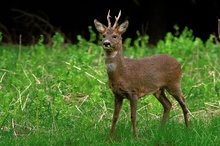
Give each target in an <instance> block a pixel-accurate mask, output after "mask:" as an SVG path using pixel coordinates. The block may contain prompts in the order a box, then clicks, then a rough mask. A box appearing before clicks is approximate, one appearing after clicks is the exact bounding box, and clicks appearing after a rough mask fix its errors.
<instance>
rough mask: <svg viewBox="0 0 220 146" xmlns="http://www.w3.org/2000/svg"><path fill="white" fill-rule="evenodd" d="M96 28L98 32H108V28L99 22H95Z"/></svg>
mask: <svg viewBox="0 0 220 146" xmlns="http://www.w3.org/2000/svg"><path fill="white" fill-rule="evenodd" d="M94 24H95V28H96V29H97V31H98V32H101V33H104V32H105V30H106V28H107V27H106V26H105V25H104V24H102V23H100V22H99V21H98V20H96V19H95V20H94Z"/></svg>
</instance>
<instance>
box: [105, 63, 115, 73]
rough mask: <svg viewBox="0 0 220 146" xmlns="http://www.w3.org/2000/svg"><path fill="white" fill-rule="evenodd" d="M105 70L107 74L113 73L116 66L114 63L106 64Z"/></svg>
mask: <svg viewBox="0 0 220 146" xmlns="http://www.w3.org/2000/svg"><path fill="white" fill-rule="evenodd" d="M106 69H107V72H112V71H115V69H116V64H115V63H109V64H106Z"/></svg>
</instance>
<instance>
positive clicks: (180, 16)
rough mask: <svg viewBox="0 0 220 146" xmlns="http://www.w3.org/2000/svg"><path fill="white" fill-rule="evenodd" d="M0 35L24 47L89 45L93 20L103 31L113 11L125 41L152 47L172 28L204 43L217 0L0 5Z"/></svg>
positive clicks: (60, 0) (217, 11)
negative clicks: (60, 39)
mask: <svg viewBox="0 0 220 146" xmlns="http://www.w3.org/2000/svg"><path fill="white" fill-rule="evenodd" d="M0 2H1V5H0V7H1V8H0V31H1V32H2V33H3V42H6V43H15V44H16V43H19V36H20V35H21V36H22V43H23V44H32V43H36V42H37V40H38V38H39V35H40V34H43V35H44V36H45V42H46V43H47V42H50V38H51V36H52V35H53V34H54V33H55V32H56V31H59V32H61V33H62V34H63V35H64V37H65V39H66V41H67V42H71V43H75V42H77V39H76V35H78V34H80V35H82V36H83V37H84V38H85V39H87V40H88V39H89V31H88V26H92V27H93V30H94V31H95V32H96V33H97V31H96V30H95V29H94V23H93V20H94V19H98V20H99V21H100V22H102V23H104V24H106V25H107V20H106V16H107V13H108V10H109V9H110V10H111V16H112V19H111V20H112V23H114V22H113V21H114V20H115V19H114V16H117V15H118V12H119V10H121V11H122V15H121V18H120V20H119V23H122V22H123V21H124V20H126V19H128V20H129V28H128V30H127V32H126V33H125V34H124V35H123V37H124V38H126V37H130V38H133V39H135V38H136V37H137V34H136V31H137V30H139V31H140V33H141V35H144V34H147V35H149V36H150V43H151V44H156V43H157V41H158V40H160V39H163V38H164V36H165V34H166V33H167V32H175V30H174V28H173V26H174V25H175V24H176V25H178V26H179V28H180V31H181V30H183V29H184V28H185V27H188V28H189V29H192V30H193V35H194V36H195V37H200V38H201V39H202V40H203V41H206V39H208V38H209V36H210V34H215V35H217V27H218V24H217V23H218V21H217V18H220V0H90V1H89V0H87V1H86V0H78V1H67V0H53V1H52V0H44V1H43V0H19V1H18V0H1V1H0Z"/></svg>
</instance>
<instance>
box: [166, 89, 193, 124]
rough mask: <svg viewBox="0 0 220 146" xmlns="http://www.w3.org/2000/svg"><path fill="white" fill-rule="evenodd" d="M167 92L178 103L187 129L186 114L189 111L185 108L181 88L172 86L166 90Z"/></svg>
mask: <svg viewBox="0 0 220 146" xmlns="http://www.w3.org/2000/svg"><path fill="white" fill-rule="evenodd" d="M167 91H168V92H169V93H170V94H171V95H172V96H173V97H174V98H175V99H176V100H177V101H178V103H179V104H180V106H181V108H182V110H183V115H184V120H185V124H186V127H187V128H189V121H188V112H189V110H188V109H187V107H186V101H185V98H184V97H183V95H182V91H181V88H180V87H179V86H172V87H169V88H168V89H167Z"/></svg>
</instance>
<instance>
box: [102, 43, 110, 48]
mask: <svg viewBox="0 0 220 146" xmlns="http://www.w3.org/2000/svg"><path fill="white" fill-rule="evenodd" d="M103 45H104V47H106V48H107V47H111V44H110V43H109V42H104V43H103Z"/></svg>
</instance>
